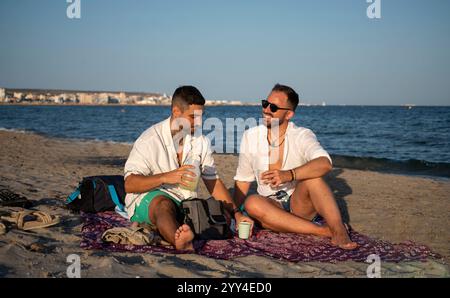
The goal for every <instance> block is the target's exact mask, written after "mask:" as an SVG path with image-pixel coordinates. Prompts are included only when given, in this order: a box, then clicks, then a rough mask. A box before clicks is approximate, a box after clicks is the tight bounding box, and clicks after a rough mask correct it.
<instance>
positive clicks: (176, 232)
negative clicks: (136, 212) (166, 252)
mask: <svg viewBox="0 0 450 298" xmlns="http://www.w3.org/2000/svg"><path fill="white" fill-rule="evenodd" d="M148 208H149V210H148V215H149V218H150V221H151V222H152V223H153V224H154V225H156V228H157V229H158V231H159V233H160V234H161V236H162V237H163V238H164V239H165V240H166V241H167V242H169V243H170V244H172V245H174V246H175V248H176V249H179V250H193V245H192V240H193V239H194V233H193V232H192V231H191V229H190V227H189V226H188V225H185V224H184V225H181V226H180V224H179V223H178V221H177V210H176V208H177V207H176V206H175V203H174V202H172V200H171V199H169V198H167V197H165V196H156V197H155V198H153V200H152V201H151V203H150V204H149V206H148Z"/></svg>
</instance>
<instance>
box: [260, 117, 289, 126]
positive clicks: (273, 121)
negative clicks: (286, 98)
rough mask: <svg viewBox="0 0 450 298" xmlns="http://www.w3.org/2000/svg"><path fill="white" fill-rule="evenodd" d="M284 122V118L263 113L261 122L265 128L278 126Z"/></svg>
mask: <svg viewBox="0 0 450 298" xmlns="http://www.w3.org/2000/svg"><path fill="white" fill-rule="evenodd" d="M284 122H285V119H284V118H275V117H273V115H272V114H265V113H263V123H264V125H265V126H266V127H267V128H271V127H276V126H280V125H281V124H283V123H284Z"/></svg>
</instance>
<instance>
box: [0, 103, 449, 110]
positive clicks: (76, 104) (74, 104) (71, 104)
mask: <svg viewBox="0 0 450 298" xmlns="http://www.w3.org/2000/svg"><path fill="white" fill-rule="evenodd" d="M259 105H260V103H259V102H258V103H245V102H242V103H241V104H239V105H237V104H229V103H228V104H226V103H224V104H214V105H211V104H206V106H208V107H224V106H230V107H242V106H246V107H252V106H259ZM0 106H92V107H105V106H130V107H139V106H150V107H170V104H130V103H92V104H89V103H35V102H26V103H24V102H22V103H17V102H15V103H12V102H0ZM298 107H299V108H308V107H323V108H326V107H399V108H408V107H409V105H354V104H349V105H344V104H339V105H332V104H330V105H326V106H322V105H320V104H309V105H302V104H300V105H299V106H298ZM427 107H430V108H449V107H450V105H447V106H441V105H414V106H412V109H414V108H427Z"/></svg>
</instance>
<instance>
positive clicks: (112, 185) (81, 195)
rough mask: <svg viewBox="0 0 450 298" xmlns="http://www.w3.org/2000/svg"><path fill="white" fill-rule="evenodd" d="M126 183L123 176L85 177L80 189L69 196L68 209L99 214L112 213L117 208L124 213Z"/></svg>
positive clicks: (79, 186)
mask: <svg viewBox="0 0 450 298" xmlns="http://www.w3.org/2000/svg"><path fill="white" fill-rule="evenodd" d="M124 201H125V183H124V178H123V176H120V175H117V176H91V177H84V178H83V180H82V181H81V182H80V184H79V185H78V188H77V189H76V190H75V191H74V192H73V193H72V194H70V195H69V197H68V198H67V201H66V204H67V208H69V209H71V210H74V211H83V212H87V213H97V212H103V211H112V210H114V209H115V207H116V206H117V207H118V208H119V209H120V210H121V211H124V210H125V208H124V206H123V204H124Z"/></svg>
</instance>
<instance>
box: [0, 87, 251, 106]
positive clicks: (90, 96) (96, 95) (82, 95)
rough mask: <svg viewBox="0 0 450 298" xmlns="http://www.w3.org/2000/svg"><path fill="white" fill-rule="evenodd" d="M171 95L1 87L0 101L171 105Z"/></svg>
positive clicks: (210, 102)
mask: <svg viewBox="0 0 450 298" xmlns="http://www.w3.org/2000/svg"><path fill="white" fill-rule="evenodd" d="M171 102H172V98H171V96H168V95H166V94H158V93H136V92H96V91H92V92H87V91H62V90H32V89H28V90H27V89H23V90H21V89H5V88H0V103H12V104H14V103H20V104H27V103H28V104H80V105H103V104H126V105H170V104H171ZM206 104H207V105H243V103H242V102H240V101H235V100H234V101H227V100H207V101H206Z"/></svg>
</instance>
